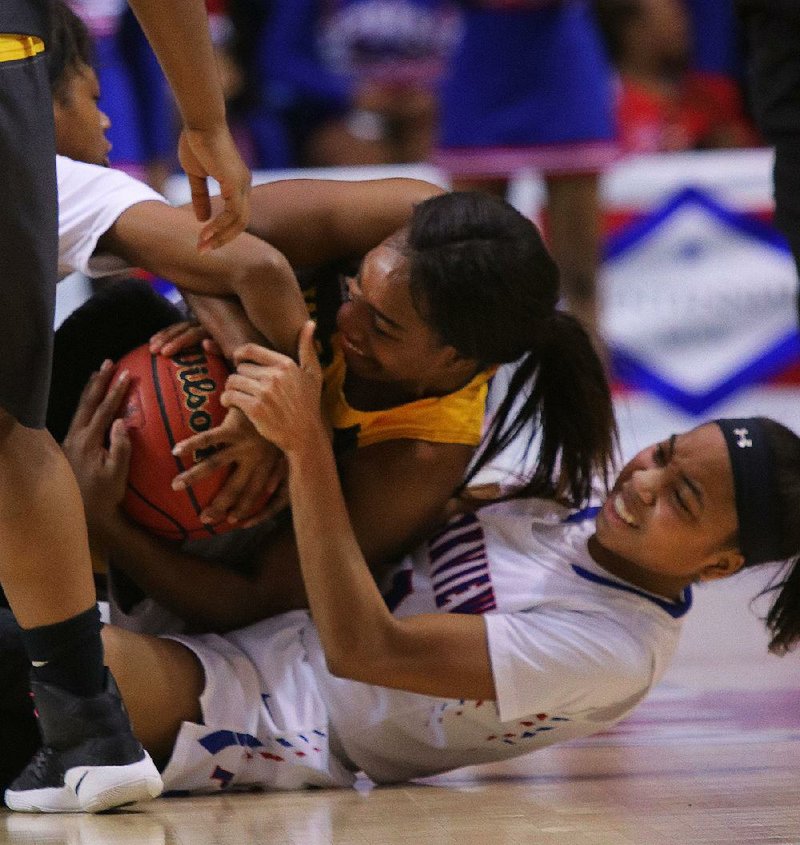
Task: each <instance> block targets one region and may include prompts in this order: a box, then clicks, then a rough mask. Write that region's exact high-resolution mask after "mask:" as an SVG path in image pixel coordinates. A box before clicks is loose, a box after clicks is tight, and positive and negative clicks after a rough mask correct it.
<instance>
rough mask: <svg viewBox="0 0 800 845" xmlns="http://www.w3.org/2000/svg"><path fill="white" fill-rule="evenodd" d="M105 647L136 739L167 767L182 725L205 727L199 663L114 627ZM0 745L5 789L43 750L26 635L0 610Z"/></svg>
mask: <svg viewBox="0 0 800 845" xmlns="http://www.w3.org/2000/svg"><path fill="white" fill-rule="evenodd" d="M103 645H104V647H105V654H106V660H107V662H108V665H109V668H110V669H111V670H112V672H113V674H114V677H115V678H117V679H118V681H119V688H120V691H121V693H122V697H123V699H124V702H125V707H126V710H127V711H128V713H129V715H130V719H131V722H132V723H133V725H134V728H135V729H136V735H137V736H139V737H141V739H142V742H143V743H144V745H145V747H146V748H147V750H148V751H149V752H150V754H151V755H152V756H153V757H154V758H155V759H156V760H159V761H162V762H166V761H167V760H168V758H169V756H170V754H171V752H172V747H173V745H174V742H175V738H176V736H177V734H178V731H179V730H180V726H181V723H182V722H184V721H187V722H200V721H202V714H201V709H200V696H201V694H202V692H203V687H204V684H205V678H204V674H203V669H202V666H201V665H200V661H199V660H198V659H197V657H196V656H195V655H194V653H193V652H191V651H190V650H189V649H187V648H186V647H185V646H183V645H181V644H180V643H177V642H174V641H173V640H166V639H159V638H158V637H150V636H147V635H144V634H136V633H132V632H130V631H125V630H123V629H121V628H115V627H113V626H110V625H107V626H105V627H104V628H103ZM0 739H2V747H3V754H2V757H0V784H2V785H6V784H7V783H8V782H9V781H10V780H11V779H12V778H14V777H16V776H17V775H18V774H19V772H20V771H21V770H22V768H23V766H24V765H25V764H26V763H27V761H28V760H29V759H30V757H31V755H32V754H33V753H34V752H35V751H36V749H37V747H38V746H39V745H40V742H39V738H38V734H37V730H36V720H35V718H34V713H33V704H32V702H31V699H30V696H29V694H28V661H27V657H26V654H25V647H24V643H23V640H22V631H21V629H20V627H19V625H18V624H17V623H16V621H15V620H14V618H13V616H12V615H11V613H10V611H9V610H7V609H6V608H0Z"/></svg>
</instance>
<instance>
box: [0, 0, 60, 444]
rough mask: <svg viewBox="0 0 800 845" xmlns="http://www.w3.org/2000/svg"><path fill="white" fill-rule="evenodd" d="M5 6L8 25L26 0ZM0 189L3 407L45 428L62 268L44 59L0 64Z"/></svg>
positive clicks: (25, 422) (21, 419)
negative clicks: (10, 14)
mask: <svg viewBox="0 0 800 845" xmlns="http://www.w3.org/2000/svg"><path fill="white" fill-rule="evenodd" d="M0 2H2V5H3V6H4V7H5V9H4V11H3V15H1V16H0V17H2V18H3V21H0V22H5V18H6V17H7V12H8V5H11V6H13V5H15V4H19V5H20V7H25V6H27V3H28V0H0ZM7 4H8V5H7ZM21 19H23V20H24V19H25V18H24V16H22V15H21ZM3 31H5V32H9V31H11V32H15V33H18V34H33V33H20V30H19V29H18V28H16V29H11V30H8V29H5V30H3ZM0 185H2V186H3V194H2V199H0V407H3V408H5V409H6V410H7V411H8V412H10V413H11V414H12V415H13V416H14V417H16V418H17V419H18V420H19V422H21V423H22V424H23V425H26V426H29V427H32V428H41V427H43V426H44V421H45V411H46V406H47V394H48V389H49V382H50V361H51V356H52V345H53V319H54V312H55V290H56V278H57V266H58V264H57V262H58V206H57V200H56V170H55V141H54V136H53V107H52V100H51V97H50V87H49V83H48V79H47V68H46V63H45V58H44V55H43V54H39V55H38V56H36V57H34V58H29V59H20V60H16V61H10V62H0Z"/></svg>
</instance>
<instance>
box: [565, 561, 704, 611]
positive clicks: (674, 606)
mask: <svg viewBox="0 0 800 845" xmlns="http://www.w3.org/2000/svg"><path fill="white" fill-rule="evenodd" d="M572 569H573V571H574V572H575V574H576V575H580V577H581V578H585V579H586V580H587V581H591V582H592V583H594V584H602V585H603V586H604V587H611V588H612V589H614V590H622V591H623V592H625V593H633V594H634V595H635V596H641V597H642V598H643V599H647V600H648V601H651V602H653V604H656V605H658V606H659V607H660V608H661V609H662V610H664V611H666V612H667V613H668V614H669V615H670V616H671V617H672V618H673V619H680V617H681V616H684V615H685V614H686V613H688V612H689V608H690V607H691V606H692V588H691V587H687V588H686V589H685V590H684V591H683V598H681V599H680V600H679V601H667V600H666V599H660V598H658V596H654V595H652V594H651V593H646V592H645V591H644V590H637V589H636V587H629V586H628V585H627V584H621V583H620V582H619V581H612V580H611V578H604V577H603V576H602V575H598V574H597V573H595V572H590V571H589V570H588V569H584V568H583V567H582V566H578V565H577V564H575V563H573V564H572Z"/></svg>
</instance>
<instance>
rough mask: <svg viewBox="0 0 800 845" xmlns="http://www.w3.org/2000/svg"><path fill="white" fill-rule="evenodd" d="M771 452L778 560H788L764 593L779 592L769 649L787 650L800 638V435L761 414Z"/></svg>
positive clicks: (770, 624) (772, 615)
mask: <svg viewBox="0 0 800 845" xmlns="http://www.w3.org/2000/svg"><path fill="white" fill-rule="evenodd" d="M761 423H762V425H763V426H764V427H765V429H766V431H767V439H768V443H769V450H770V453H771V455H772V466H773V478H774V483H775V492H776V497H775V498H776V501H777V503H778V505H777V506H778V510H779V512H778V518H779V522H780V525H781V536H780V538H779V541H778V548H779V552H780V553H779V555H778V556H777V557H778V559H779V560H785V561H786V563H785V564H784V566H783V567H782V569H781V571H780V574H779V575H778V577H777V579H776V581H775V582H774V583H772V584H770V586H768V587H767V589H766V590H764V591H763V593H762V595H766V594H769V593H777V594H778V595H777V597H776V598H775V601H774V602H773V603H772V607H771V608H770V610H769V612H768V613H767V616H766V619H765V620H764V621H765V622H766V625H767V628H768V629H769V631H770V633H771V634H772V639H771V640H770V644H769V650H770V651H771V652H773V653H774V654H785V653H786V652H787V651H790V650H791V649H792V647H793V646H795V645H796V644H797V642H798V640H800V566H799V565H798V561H799V560H800V437H798V436H797V435H796V434H795V433H794V432H793V431H792V430H791V429H789V428H787V427H786V426H785V425H781V424H780V423H777V422H775V421H774V420H770V419H765V418H761Z"/></svg>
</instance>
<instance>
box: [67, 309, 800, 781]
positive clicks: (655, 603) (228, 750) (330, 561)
mask: <svg viewBox="0 0 800 845" xmlns="http://www.w3.org/2000/svg"><path fill="white" fill-rule="evenodd" d="M312 328H313V325H312V324H308V325H307V326H306V328H305V329H304V331H303V333H302V335H301V347H300V355H299V360H300V364H299V366H298V365H297V364H295V363H294V362H293V361H292V360H291V359H289V358H287V357H285V356H282V355H280V354H278V353H275V352H271V351H268V350H263V349H261V350H259V349H256V348H254V347H246V348H243V349H242V351H241V357H242V358H244V357H245V356H247V357H248V360H249V361H250V362H251V363H249V364H248V365H247V367H245V368H243V369H242V370H241V371H240V373H239V374H237V375H235V376H233V377H232V378H231V379H230V380H229V383H228V389H227V391H226V394H225V398H224V401H225V403H226V404H229V405H237V406H238V407H240V408H241V409H242V410H243V411H244V412H245V413H246V414H247V415H248V416H249V417H250V419H251V421H252V422H253V423H254V425H256V427H257V428H258V429H259V431H261V433H262V434H263V435H264V436H267V437H270V438H271V439H273V440H274V441H275V442H277V443H278V444H279V445H280V447H281V448H282V449H283V450H284V452H285V453H286V455H287V457H288V462H289V480H290V486H291V495H292V503H293V520H294V529H295V532H296V534H297V539H298V545H299V549H300V557H301V566H302V570H303V577H304V580H305V585H306V589H307V593H308V598H309V602H310V609H311V614H312V616H313V622H312V621H311V617H310V616H309V614H308V613H306V612H305V611H292V612H289V613H286V614H283V615H280V616H278V617H275V618H274V619H270V620H265V621H264V622H261V623H258V624H256V625H253V626H251V627H249V628H246V629H243V630H240V631H234V632H231V633H229V634H226V635H222V636H220V635H201V636H183V635H181V636H177V637H174V638H161V639H160V638H155V637H148V636H144V635H138V634H134V633H131V632H126V631H120V630H119V629H113V628H110V629H107V630H106V632H105V634H106V637H105V644H106V648H107V653H108V656H109V662H110V665H111V667H112V669H113V671H114V673H115V675H116V676H117V677H118V678H119V683H120V688H121V690H122V694H123V697H124V699H125V702H126V705H127V706H128V708H129V711H130V713H131V716H132V720H133V724H134V726H135V728H136V730H137V733H138V734H139V736H141V737H142V739H143V740H144V742H145V744H146V745H147V747H148V748H149V750H150V751H151V753H152V754H153V756H154V758H156V759H158V760H160V761H161V764H162V766H163V776H164V780H165V783H166V785H167V788H168V789H173V790H189V791H209V790H211V791H215V790H222V789H230V788H235V787H252V786H260V787H264V788H296V787H300V786H303V785H312V784H314V785H325V786H336V785H338V786H342V785H347V784H349V783H351V782H352V780H353V777H354V773H355V772H356V771H358V770H362V771H364V772H365V773H366V774H368V775H369V776H370V777H371V778H373V779H374V780H375V781H376V782H395V781H402V780H406V779H408V778H412V777H417V776H423V775H429V774H432V773H434V772H441V771H444V770H448V769H452V768H455V767H459V766H463V765H467V764H473V763H480V762H486V761H490V760H501V759H504V758H508V757H512V756H515V755H518V754H522V753H525V752H527V751H531V750H535V749H537V748H541V747H543V746H546V745H550V744H552V743H554V742H559V741H563V740H567V739H573V738H575V737H580V736H586V735H588V734H591V733H595V732H597V731H601V730H605V729H607V728H608V727H610V726H611V725H613V724H614V723H615V722H617V721H618V720H619V719H621V718H623V717H624V716H625V715H626V714H627V713H628V712H630V710H631V709H632V708H633V707H634V706H636V704H638V703H639V702H640V701H641V700H642V699H643V698H644V696H645V695H646V694H647V692H648V690H649V689H650V688H651V687H652V685H653V684H654V683H656V682H657V681H658V679H659V678H660V677H661V676H662V674H663V672H664V670H665V668H666V667H667V665H668V663H669V660H670V657H671V655H672V653H673V650H674V648H675V645H676V641H677V638H678V634H679V630H680V625H681V621H682V618H683V617H684V616H685V614H686V613H687V611H689V608H690V605H691V585H692V584H693V583H694V582H697V581H711V580H715V579H719V578H724V577H728V576H730V575H733V574H734V573H735V572H737V571H739V570H740V569H742V568H743V567H749V566H754V565H758V564H761V563H764V562H767V561H773V560H786V561H787V569H786V573H785V574H786V578H785V580H784V581H783V582H782V583H781V584H780V585H778V588H777V589H778V590H779V591H778V593H777V598H776V600H775V602H774V604H773V606H772V609H771V611H770V613H769V615H768V618H767V624H768V626H769V628H770V630H771V632H772V643H771V648H772V649H773V650H774V651H776V652H784V651H786V650H788V649H789V648H791V647H792V646H793V645H794V644H795V643H796V641H797V640H798V639H800V617H798V613H797V606H798V589H799V588H800V575H799V574H798V567H797V565H796V564H797V559H798V552H799V551H800V519H798V516H797V515H798V513H800V438H798V436H797V435H796V434H795V433H793V432H791V431H790V430H789V429H787V428H785V427H784V426H781V425H780V424H778V423H775V422H773V421H771V420H767V419H764V418H751V419H743V420H716V421H714V422H712V423H706V424H704V425H701V426H699V427H698V428H696V429H694V430H692V431H690V432H688V433H685V434H680V435H673V436H672V437H671V438H669V439H668V440H667V441H664V442H662V443H659V444H657V445H656V446H654V447H652V448H649V449H645V450H644V451H643V452H641V453H640V454H638V455H637V456H636V457H635V458H634V459H633V460H632V461H630V462H629V463H628V465H627V466H626V467H625V468H624V469H623V470H622V472H621V474H620V475H619V478H618V479H617V481H616V483H615V485H614V487H613V489H612V491H611V493H610V495H609V496H608V498H607V499H606V501H605V503H604V504H603V505H602V507H599V508H595V509H591V510H584V511H580V512H577V513H573V512H570V511H568V510H567V509H565V508H563V507H561V506H560V505H558V504H556V503H554V502H548V501H545V500H542V499H516V500H510V501H504V502H497V503H494V504H492V505H489V506H487V507H485V508H483V509H479V510H478V511H477V512H465V513H457V514H455V515H454V516H453V518H452V519H451V521H450V522H449V523H448V525H447V526H446V527H445V528H443V529H442V530H440V531H439V532H438V533H437V534H436V535H435V536H434V537H432V538H431V539H430V540H429V541H428V542H427V543H426V544H425V545H424V546H422V547H421V548H419V549H418V550H417V552H416V553H415V554H413V555H411V556H410V557H408V558H406V559H405V560H404V561H403V562H402V563H401V564H400V565H399V566H398V567H397V568H396V569H395V570H394V573H393V577H392V578H391V579H390V581H389V583H387V584H385V585H383V586H384V594H383V595H381V593H380V592H379V590H378V588H377V587H376V585H375V582H374V581H373V579H372V576H371V574H370V572H369V570H368V568H367V566H366V563H365V561H364V558H363V556H362V554H361V552H360V551H359V548H358V546H357V543H356V541H355V538H354V535H353V532H352V530H351V528H350V525H349V521H348V518H347V514H346V510H345V506H344V502H343V498H342V494H341V488H340V486H339V483H338V479H337V475H336V469H335V464H334V459H333V454H332V450H331V447H330V444H329V442H328V436H327V433H326V431H325V428H324V425H323V423H322V421H321V418H320V413H319V390H320V383H321V375H320V368H319V365H318V363H317V361H316V356H315V352H314V346H313V341H312V332H311V329H312ZM92 392H93V391H92V390H89V391H88V392H87V394H86V395H85V397H84V400H83V411H85V412H87V413H89V414H90V416H91V417H92V423H91V427H93V428H95V430H96V432H98V433H101V432H102V431H104V429H105V427H106V426H107V424H108V421H109V419H110V417H111V416H112V415H113V408H112V404H113V403H111V402H109V401H101V398H100V397H101V396H102V395H103V392H102V391H95V393H96V394H97V395H95V396H92ZM98 441H99V445H98V447H97V451H98V453H100V455H102V460H103V461H104V464H105V468H104V474H105V476H106V481H105V484H104V490H105V496H106V498H107V499H109V500H110V501H112V502H113V500H114V498H115V497H116V499H117V500H118V499H119V498H121V495H122V490H123V489H124V479H125V446H124V443H123V442H122V441H120V440H119V438H118V437H115V436H113V435H112V442H111V447H110V451H109V452H108V453H106V452H105V451H104V447H103V446H102V445H100V444H101V443H102V438H98ZM144 678H146V679H147V683H143V679H144Z"/></svg>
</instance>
